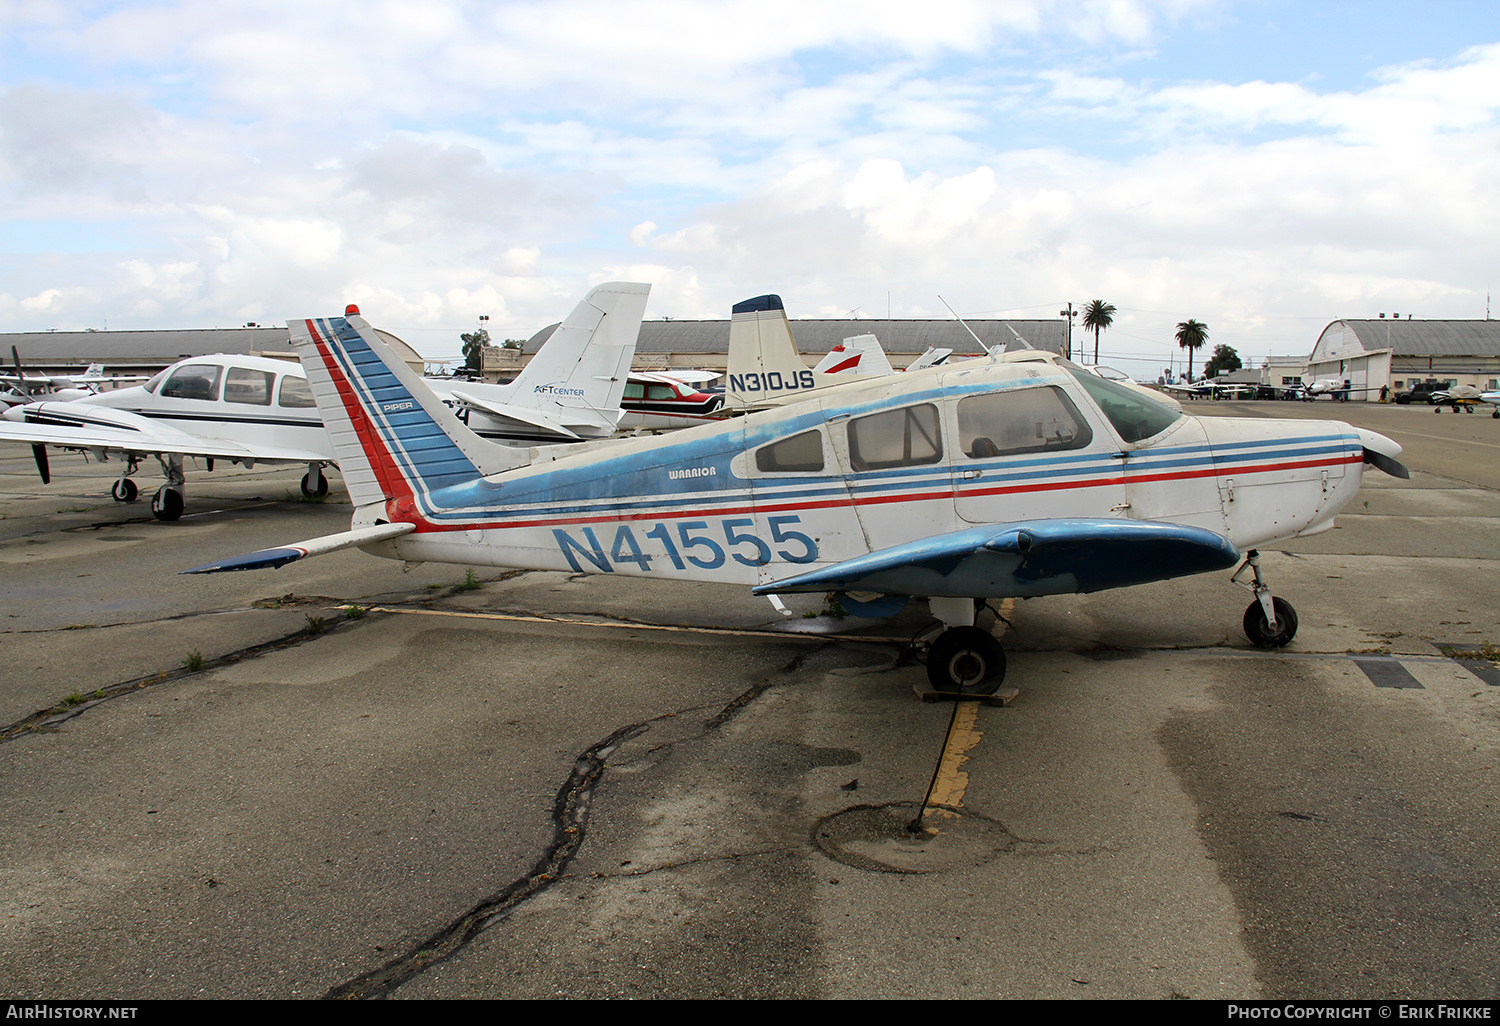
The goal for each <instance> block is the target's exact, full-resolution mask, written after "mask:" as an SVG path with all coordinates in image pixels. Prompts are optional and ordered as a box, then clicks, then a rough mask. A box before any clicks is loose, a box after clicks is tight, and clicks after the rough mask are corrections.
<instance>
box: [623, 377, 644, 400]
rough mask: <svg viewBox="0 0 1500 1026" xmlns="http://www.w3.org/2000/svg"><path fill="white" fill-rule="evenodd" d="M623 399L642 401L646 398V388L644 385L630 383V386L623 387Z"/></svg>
mask: <svg viewBox="0 0 1500 1026" xmlns="http://www.w3.org/2000/svg"><path fill="white" fill-rule="evenodd" d="M625 398H626V399H644V398H646V386H645V385H641V384H637V383H636V382H634V381H632V382H631V383H630V384H628V385H626V386H625Z"/></svg>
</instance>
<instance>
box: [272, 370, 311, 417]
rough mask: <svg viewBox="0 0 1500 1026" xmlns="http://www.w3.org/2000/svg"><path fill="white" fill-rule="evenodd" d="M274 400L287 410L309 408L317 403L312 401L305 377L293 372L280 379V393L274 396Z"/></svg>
mask: <svg viewBox="0 0 1500 1026" xmlns="http://www.w3.org/2000/svg"><path fill="white" fill-rule="evenodd" d="M276 402H277V403H278V404H279V405H280V406H282V407H284V408H285V409H288V410H310V409H312V408H313V407H314V406H316V405H318V404H317V403H316V402H314V401H313V394H312V389H311V388H309V387H308V385H307V379H306V378H299V377H297V376H295V375H293V374H288V375H287V376H286V377H284V378H282V379H281V393H280V394H279V395H278V396H277V397H276Z"/></svg>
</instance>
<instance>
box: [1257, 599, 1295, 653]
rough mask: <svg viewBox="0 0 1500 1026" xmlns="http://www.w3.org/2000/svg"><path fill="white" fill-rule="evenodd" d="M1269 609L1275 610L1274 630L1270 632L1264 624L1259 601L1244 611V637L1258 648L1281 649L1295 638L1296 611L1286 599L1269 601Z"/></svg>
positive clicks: (1263, 614) (1267, 625)
mask: <svg viewBox="0 0 1500 1026" xmlns="http://www.w3.org/2000/svg"><path fill="white" fill-rule="evenodd" d="M1271 607H1272V608H1273V609H1275V610H1276V630H1274V631H1272V630H1271V625H1270V624H1269V623H1267V622H1266V611H1265V609H1263V608H1262V607H1261V604H1260V600H1259V599H1257V600H1256V601H1254V602H1252V603H1250V608H1249V609H1247V610H1245V636H1246V637H1247V638H1249V639H1250V640H1251V641H1253V642H1254V643H1255V645H1256V647H1258V648H1281V647H1282V646H1283V645H1285V644H1287V643H1288V642H1289V641H1291V640H1292V639H1293V638H1295V637H1296V636H1297V611H1296V610H1295V609H1293V608H1292V604H1291V603H1290V602H1288V601H1287V600H1286V599H1282V598H1273V599H1271Z"/></svg>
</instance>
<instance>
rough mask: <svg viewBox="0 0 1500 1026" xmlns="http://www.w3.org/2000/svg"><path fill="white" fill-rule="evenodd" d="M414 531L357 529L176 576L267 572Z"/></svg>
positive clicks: (392, 526) (385, 527) (405, 527)
mask: <svg viewBox="0 0 1500 1026" xmlns="http://www.w3.org/2000/svg"><path fill="white" fill-rule="evenodd" d="M416 529H417V525H416V524H376V525H375V526H373V527H358V528H355V529H354V530H352V531H344V532H341V533H339V534H326V535H324V536H323V537H321V538H312V539H310V540H308V541H304V542H297V543H296V544H295V545H281V546H278V547H277V548H274V549H261V550H260V551H259V552H252V553H250V554H249V555H245V556H233V557H231V558H229V559H221V560H219V561H218V562H217V563H205V564H204V565H203V566H195V567H193V568H192V569H191V570H181V571H179V573H184V574H222V573H228V572H229V571H231V570H268V569H271V568H273V567H280V566H286V565H287V564H288V563H295V562H296V561H297V560H299V559H305V558H306V557H308V556H322V555H326V554H327V553H329V552H338V551H339V550H340V549H352V548H354V547H356V546H359V545H369V544H371V543H373V542H378V541H387V540H389V539H391V538H399V537H401V536H402V535H403V534H409V533H411V532H412V531H415V530H416Z"/></svg>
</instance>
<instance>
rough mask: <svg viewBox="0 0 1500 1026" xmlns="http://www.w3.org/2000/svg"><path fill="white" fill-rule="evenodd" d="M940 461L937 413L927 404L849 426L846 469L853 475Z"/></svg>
mask: <svg viewBox="0 0 1500 1026" xmlns="http://www.w3.org/2000/svg"><path fill="white" fill-rule="evenodd" d="M942 458H943V439H942V435H941V434H940V433H939V431H938V411H937V407H936V406H934V405H932V404H931V403H923V404H922V405H920V406H907V407H904V408H902V409H899V410H886V411H885V412H883V413H872V414H870V415H869V416H866V417H858V418H856V419H854V420H851V421H850V422H849V465H850V466H851V467H853V468H854V469H855V470H856V471H863V470H888V469H890V468H892V467H913V466H920V465H922V464H925V463H937V462H938V461H940V460H941V459H942Z"/></svg>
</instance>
